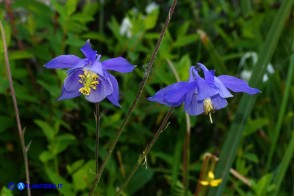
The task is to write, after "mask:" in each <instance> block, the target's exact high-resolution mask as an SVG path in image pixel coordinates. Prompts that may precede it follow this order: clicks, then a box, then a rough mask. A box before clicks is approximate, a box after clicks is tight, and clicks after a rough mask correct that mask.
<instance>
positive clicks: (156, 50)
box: [90, 0, 177, 195]
mask: <svg viewBox="0 0 294 196" xmlns="http://www.w3.org/2000/svg"><path fill="white" fill-rule="evenodd" d="M176 4H177V0H174V1H173V4H172V6H171V8H170V10H169V13H168V15H167V18H166V21H165V23H164V25H163V28H162V30H161V33H160V35H159V38H158V40H157V43H156V46H155V49H154V51H153V53H152V55H151V59H150V61H149V64H148V67H147V69H146V74H144V77H143V80H142V82H141V84H140V86H139V89H138V92H137V94H136V97H135V99H134V101H133V102H132V104H131V106H130V108H129V110H128V112H127V114H126V116H125V118H124V120H123V122H122V124H121V126H120V128H119V130H118V132H117V134H116V136H115V138H114V140H113V142H112V143H111V146H110V149H109V151H108V153H107V155H106V157H105V159H104V161H103V162H102V165H101V167H100V169H99V171H98V174H97V175H96V177H95V180H94V183H93V185H92V187H91V190H90V195H93V194H94V191H95V189H96V186H97V184H98V183H99V181H100V178H101V175H102V173H103V171H104V169H105V167H106V164H107V162H108V160H109V158H110V156H111V154H112V152H113V150H114V148H115V146H116V143H117V141H118V140H119V138H120V135H121V133H122V132H123V130H124V127H125V126H126V124H127V122H128V120H129V118H130V116H131V114H132V112H133V111H134V109H135V107H136V105H137V103H138V101H139V99H140V97H141V95H142V92H143V89H144V87H145V85H146V83H147V80H148V78H149V76H150V73H151V70H152V67H153V64H154V61H155V59H156V56H157V53H158V50H159V47H160V44H161V42H162V39H163V36H164V34H165V32H166V29H167V27H168V24H169V21H170V19H171V16H172V14H173V12H174V9H175V7H176Z"/></svg>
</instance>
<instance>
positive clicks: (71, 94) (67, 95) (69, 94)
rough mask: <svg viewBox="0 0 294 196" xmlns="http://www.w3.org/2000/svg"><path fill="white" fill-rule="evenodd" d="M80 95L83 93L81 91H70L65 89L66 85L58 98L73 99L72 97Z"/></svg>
mask: <svg viewBox="0 0 294 196" xmlns="http://www.w3.org/2000/svg"><path fill="white" fill-rule="evenodd" d="M80 95H81V93H80V92H79V91H78V90H77V91H72V92H68V91H66V90H65V88H64V87H62V92H61V95H60V97H59V98H58V99H57V100H58V101H60V100H64V99H72V98H75V97H78V96H80Z"/></svg>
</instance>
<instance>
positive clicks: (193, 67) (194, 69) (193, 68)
mask: <svg viewBox="0 0 294 196" xmlns="http://www.w3.org/2000/svg"><path fill="white" fill-rule="evenodd" d="M194 71H196V72H197V73H198V71H197V69H196V68H195V66H191V67H190V71H189V73H190V76H189V82H192V81H194V80H195V77H194V75H193V72H194Z"/></svg>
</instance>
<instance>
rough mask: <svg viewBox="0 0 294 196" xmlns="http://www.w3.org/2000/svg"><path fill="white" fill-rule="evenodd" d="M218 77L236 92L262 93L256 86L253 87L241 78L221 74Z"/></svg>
mask: <svg viewBox="0 0 294 196" xmlns="http://www.w3.org/2000/svg"><path fill="white" fill-rule="evenodd" d="M218 79H219V80H220V81H222V83H223V84H224V85H225V86H226V87H227V88H228V89H230V90H232V91H234V92H244V93H247V94H249V95H254V94H256V93H260V92H261V91H260V90H258V89H256V88H251V87H250V86H249V85H248V83H247V82H246V81H244V80H241V79H239V78H236V77H233V76H228V75H221V76H218Z"/></svg>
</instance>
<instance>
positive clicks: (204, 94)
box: [197, 75, 219, 100]
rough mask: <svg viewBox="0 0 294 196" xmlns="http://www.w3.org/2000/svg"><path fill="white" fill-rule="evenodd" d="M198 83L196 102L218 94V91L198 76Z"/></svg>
mask: <svg viewBox="0 0 294 196" xmlns="http://www.w3.org/2000/svg"><path fill="white" fill-rule="evenodd" d="M197 83H198V96H197V99H198V100H204V99H206V98H209V97H212V96H214V95H216V94H218V93H219V91H218V90H217V89H216V88H214V87H213V86H211V85H209V83H208V82H207V81H206V80H204V79H203V78H201V77H200V76H199V75H198V76H197Z"/></svg>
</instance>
